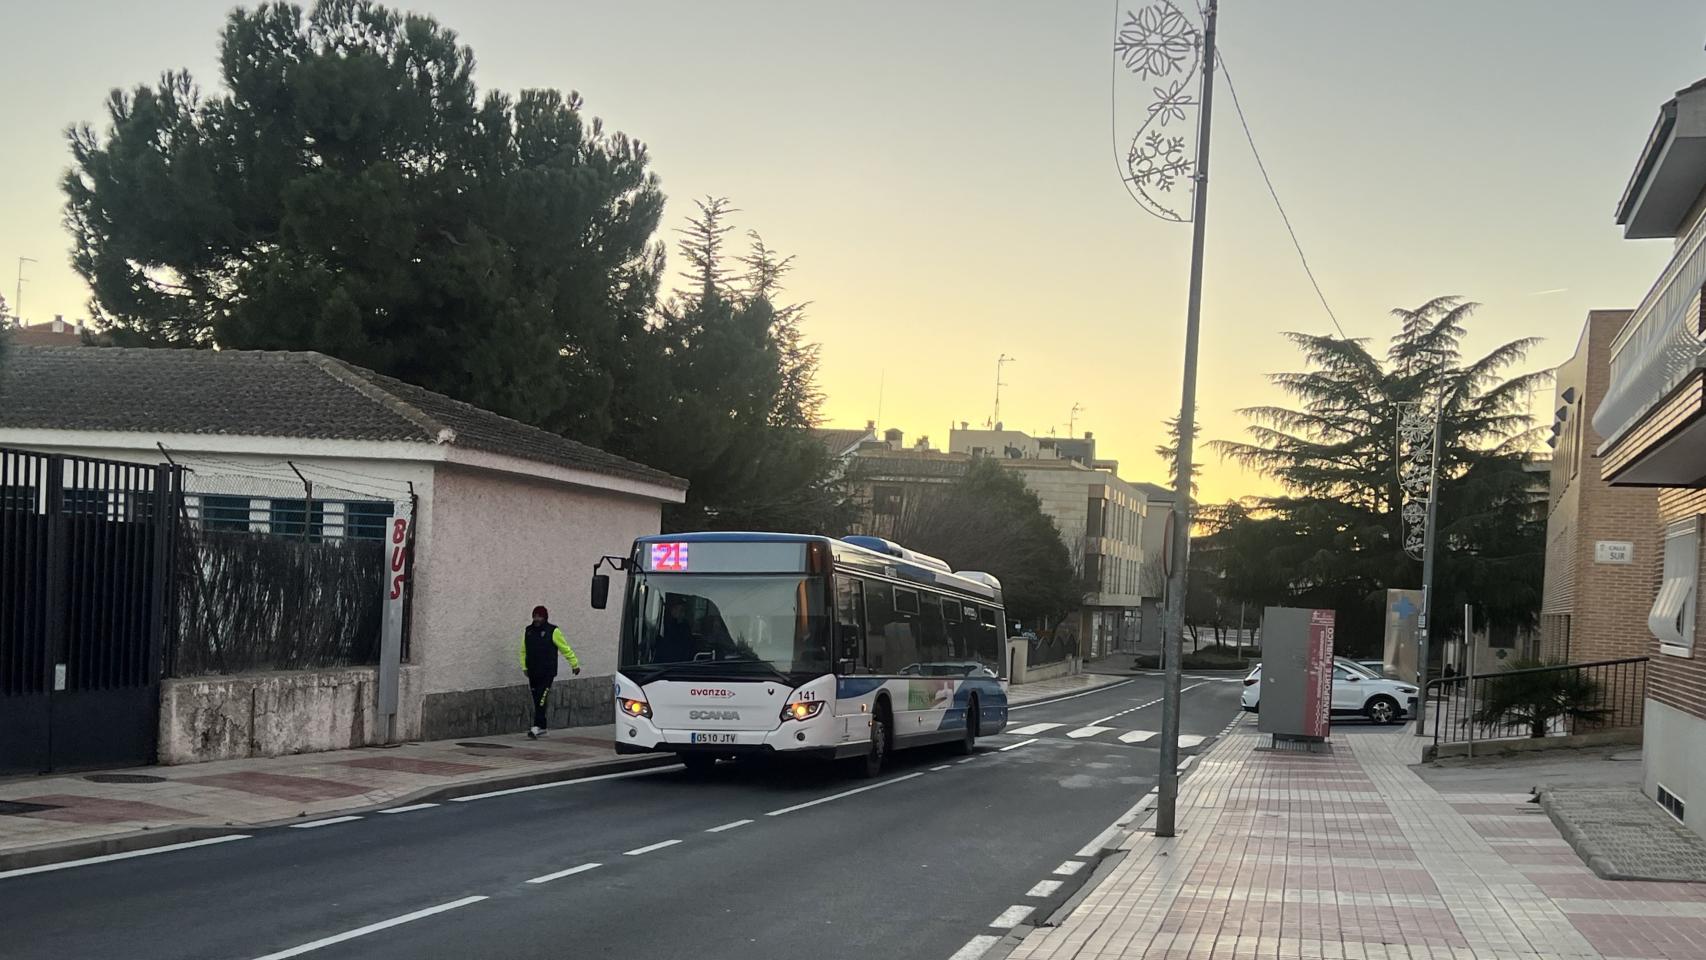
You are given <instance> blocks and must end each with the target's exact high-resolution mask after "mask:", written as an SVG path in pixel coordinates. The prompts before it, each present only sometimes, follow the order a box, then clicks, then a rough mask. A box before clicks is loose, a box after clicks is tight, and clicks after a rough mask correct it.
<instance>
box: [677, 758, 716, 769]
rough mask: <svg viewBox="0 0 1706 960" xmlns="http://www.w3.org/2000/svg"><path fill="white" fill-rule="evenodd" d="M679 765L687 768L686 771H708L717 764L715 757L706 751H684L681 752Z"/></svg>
mask: <svg viewBox="0 0 1706 960" xmlns="http://www.w3.org/2000/svg"><path fill="white" fill-rule="evenodd" d="M681 765H682V766H684V767H686V768H687V772H688V773H710V772H711V769H712V768H713V767H715V766H716V765H717V758H716V757H713V756H711V755H710V754H708V753H684V754H681Z"/></svg>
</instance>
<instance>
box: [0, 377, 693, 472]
mask: <svg viewBox="0 0 1706 960" xmlns="http://www.w3.org/2000/svg"><path fill="white" fill-rule="evenodd" d="M0 428H12V429H43V430H90V431H116V432H148V433H188V434H202V435H208V434H212V435H226V436H262V437H290V438H294V439H317V440H370V441H406V442H416V443H445V444H449V445H450V446H454V447H459V448H462V449H466V450H477V451H481V452H485V453H495V454H501V455H505V456H512V457H520V458H523V459H526V460H531V461H534V462H536V463H545V464H551V465H554V466H562V467H570V468H573V469H579V470H588V471H592V472H595V473H601V474H606V475H609V476H614V477H623V478H626V479H631V480H641V481H645V482H648V483H657V484H661V485H664V486H668V487H673V488H675V489H685V488H686V486H687V481H685V480H681V479H679V478H677V477H672V476H670V475H669V474H667V473H665V472H663V471H661V470H654V469H652V468H651V467H647V466H644V465H642V464H638V463H635V462H633V461H631V460H626V459H624V458H622V457H618V456H616V455H615V454H612V453H606V452H605V451H603V450H600V449H598V448H596V447H590V446H587V445H586V444H584V443H578V442H576V441H574V440H569V439H567V438H565V437H560V436H558V435H556V434H554V433H550V432H548V431H545V430H541V429H539V428H537V427H531V426H528V425H527V424H524V423H521V422H520V421H517V420H511V419H510V418H508V417H504V416H500V415H498V414H496V413H492V412H491V411H489V410H484V409H481V408H479V407H475V406H472V405H470V404H466V403H463V402H461V401H459V400H452V399H451V398H449V397H446V396H444V395H443V394H438V393H433V392H432V391H430V390H426V389H423V388H421V387H417V386H413V385H412V384H407V383H404V382H402V381H401V380H396V379H393V378H391V377H386V376H381V375H380V374H377V373H374V372H373V371H371V370H367V369H364V368H362V367H357V366H354V365H352V364H348V363H345V362H343V361H341V360H337V359H334V358H332V357H328V356H325V355H324V354H319V353H286V352H275V351H237V350H224V351H212V350H156V349H141V348H138V349H121V348H99V349H97V348H85V347H32V346H21V345H16V344H14V347H13V349H12V351H11V355H10V358H9V359H8V361H7V362H6V363H5V365H4V366H0Z"/></svg>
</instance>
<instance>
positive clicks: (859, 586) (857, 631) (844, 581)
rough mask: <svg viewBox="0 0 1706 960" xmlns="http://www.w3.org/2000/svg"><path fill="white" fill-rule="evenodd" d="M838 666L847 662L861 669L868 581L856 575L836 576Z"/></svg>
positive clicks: (855, 668) (837, 669) (838, 669)
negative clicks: (866, 583)
mask: <svg viewBox="0 0 1706 960" xmlns="http://www.w3.org/2000/svg"><path fill="white" fill-rule="evenodd" d="M835 636H836V654H835V668H836V671H837V672H841V670H842V668H843V666H844V665H846V664H849V663H850V664H852V665H853V669H854V670H857V669H859V665H860V664H861V662H862V661H863V659H864V658H863V657H861V656H860V651H861V649H862V648H863V647H864V639H865V584H864V582H863V581H861V580H859V579H858V578H856V577H849V576H837V577H836V578H835Z"/></svg>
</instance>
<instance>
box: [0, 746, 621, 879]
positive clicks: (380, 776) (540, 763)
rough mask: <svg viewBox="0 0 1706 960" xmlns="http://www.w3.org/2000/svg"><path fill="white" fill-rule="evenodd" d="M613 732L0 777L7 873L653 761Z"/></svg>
mask: <svg viewBox="0 0 1706 960" xmlns="http://www.w3.org/2000/svg"><path fill="white" fill-rule="evenodd" d="M614 729H615V728H614V727H612V726H602V727H575V728H572V729H570V730H560V731H559V730H554V731H552V732H551V733H550V734H549V735H547V736H546V737H544V738H543V739H540V740H537V741H534V740H528V739H527V738H526V736H524V735H521V734H515V735H505V736H494V737H469V738H467V739H465V740H460V741H452V740H442V741H436V742H429V743H410V744H404V745H401V746H397V747H364V748H361V749H357V750H338V751H333V752H329V753H304V754H297V755H294V756H288V757H273V758H256V759H246V760H222V761H216V762H212V763H197V764H188V765H184V766H174V767H138V768H135V769H131V770H120V771H100V772H98V773H83V774H63V775H55V776H43V777H17V778H12V779H7V780H0V864H7V865H9V866H27V865H33V863H34V862H49V861H51V860H54V859H62V858H63V857H60V856H56V855H55V852H56V851H58V850H61V849H63V848H65V847H66V846H68V845H76V844H77V843H78V842H79V841H101V840H111V839H113V838H124V839H125V840H142V842H141V843H136V844H131V845H134V846H147V845H152V843H153V842H156V841H154V840H153V839H151V838H139V837H137V836H136V834H137V833H138V832H140V831H171V830H175V829H179V828H196V827H202V828H219V827H225V826H230V825H238V826H248V825H255V824H263V823H272V822H276V821H281V820H287V819H290V818H293V817H300V818H313V817H318V816H324V815H326V814H331V813H337V812H342V811H347V810H352V809H359V808H363V807H375V806H387V805H394V804H399V803H407V802H410V801H411V800H412V799H415V798H419V797H421V796H424V795H427V794H429V793H435V792H439V791H442V790H445V789H446V788H460V789H464V790H465V792H468V793H473V792H478V790H479V789H480V785H482V784H492V785H510V784H511V783H513V782H515V781H517V780H518V778H537V779H540V780H543V779H553V778H560V776H561V775H562V774H564V773H568V772H571V771H575V770H578V769H582V768H587V767H602V766H605V765H610V764H623V765H628V766H634V765H643V764H644V762H645V761H646V760H647V759H649V758H642V761H641V762H640V763H638V764H636V763H635V761H634V760H632V759H629V760H623V761H618V760H617V759H616V755H615V753H614V751H612V749H611V746H610V741H611V734H612V731H613V730H614ZM115 775H116V776H115ZM113 779H117V780H119V781H121V782H110V781H111V780H113ZM103 781H109V782H103ZM126 781H128V782H126ZM157 842H169V841H167V840H159V841H157ZM100 852H108V851H106V850H102V851H100ZM66 855H67V856H81V855H86V854H85V853H83V852H76V853H68V854H66Z"/></svg>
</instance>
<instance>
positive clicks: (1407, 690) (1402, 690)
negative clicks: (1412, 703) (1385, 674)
mask: <svg viewBox="0 0 1706 960" xmlns="http://www.w3.org/2000/svg"><path fill="white" fill-rule="evenodd" d="M1398 692H1399V693H1406V694H1408V693H1415V692H1416V688H1415V687H1399V688H1398Z"/></svg>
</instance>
